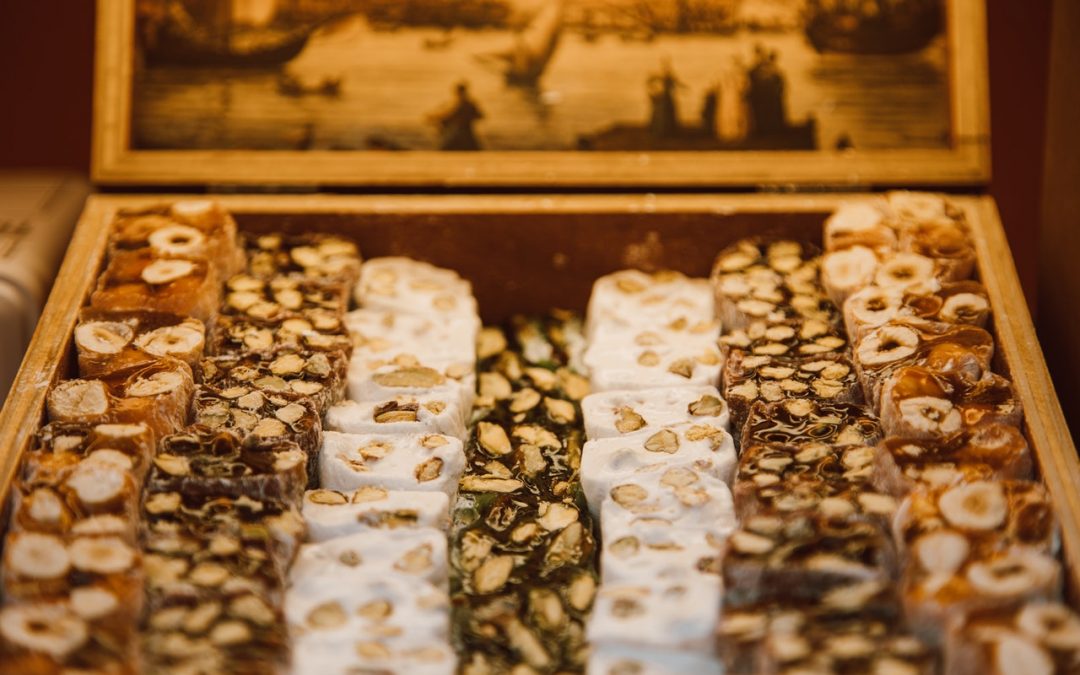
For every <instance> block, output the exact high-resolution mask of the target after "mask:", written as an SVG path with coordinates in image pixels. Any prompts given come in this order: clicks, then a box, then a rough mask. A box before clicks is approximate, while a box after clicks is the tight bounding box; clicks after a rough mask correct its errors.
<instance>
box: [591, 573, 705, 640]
mask: <svg viewBox="0 0 1080 675" xmlns="http://www.w3.org/2000/svg"><path fill="white" fill-rule="evenodd" d="M720 602H721V591H720V583H719V582H717V583H715V584H704V583H701V582H700V581H699V580H693V583H690V582H689V581H688V580H675V581H666V580H659V579H654V580H651V581H648V582H644V583H636V584H630V583H621V584H608V583H605V584H603V585H602V586H601V587H600V590H599V591H598V592H597V594H596V602H595V604H594V606H593V611H592V616H591V617H590V619H589V626H588V633H587V634H588V638H589V642H591V643H592V644H593V645H597V646H606V647H610V646H614V645H630V646H645V647H655V648H661V649H663V648H667V649H679V650H685V651H687V652H697V653H700V654H711V653H712V650H713V645H714V642H715V635H716V624H717V621H718V617H719V614H720Z"/></svg>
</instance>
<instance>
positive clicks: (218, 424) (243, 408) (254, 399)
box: [192, 385, 322, 456]
mask: <svg viewBox="0 0 1080 675" xmlns="http://www.w3.org/2000/svg"><path fill="white" fill-rule="evenodd" d="M192 410H193V412H194V421H195V424H197V425H199V426H201V427H204V428H206V429H207V430H208V431H211V432H228V433H230V434H232V435H234V436H236V437H237V438H239V439H241V440H244V439H246V438H248V437H249V436H252V437H255V438H257V439H260V440H264V441H271V440H289V441H293V442H294V443H296V444H297V445H299V446H300V449H301V450H303V451H304V452H305V453H306V454H307V455H309V456H315V455H317V453H318V450H319V442H320V440H321V439H322V424H321V422H320V420H319V411H318V409H317V408H316V407H315V404H314V403H313V402H312V401H311V400H310V399H308V398H306V397H303V396H297V395H295V394H292V393H291V392H290V393H276V392H275V393H264V392H262V391H260V390H258V389H256V388H255V387H250V386H239V385H238V386H234V387H227V388H225V389H216V388H214V387H210V386H208V385H199V387H198V389H197V390H196V392H195V397H194V399H193V401H192Z"/></svg>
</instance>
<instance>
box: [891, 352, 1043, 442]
mask: <svg viewBox="0 0 1080 675" xmlns="http://www.w3.org/2000/svg"><path fill="white" fill-rule="evenodd" d="M1023 415H1024V413H1023V408H1022V407H1021V404H1020V399H1019V398H1018V397H1017V395H1016V392H1015V390H1014V389H1013V386H1012V383H1011V382H1009V381H1008V380H1007V379H1005V378H1004V377H1001V376H1000V375H995V374H994V373H984V374H983V375H982V377H980V378H978V379H977V380H970V379H968V378H966V377H963V376H962V375H960V374H958V373H956V372H949V371H934V370H931V369H930V368H925V367H921V366H907V367H904V368H899V369H897V370H896V371H894V372H893V373H892V375H890V376H889V379H888V380H886V381H885V384H884V385H883V387H882V391H881V428H882V429H883V430H884V431H885V433H886V434H888V435H895V436H905V437H907V438H911V439H916V440H933V439H944V438H947V437H950V436H954V435H956V434H957V433H959V432H960V431H961V430H962V429H964V428H965V427H967V428H970V427H973V426H977V425H979V424H994V423H996V424H1008V425H1012V426H1017V425H1019V424H1020V423H1021V421H1023Z"/></svg>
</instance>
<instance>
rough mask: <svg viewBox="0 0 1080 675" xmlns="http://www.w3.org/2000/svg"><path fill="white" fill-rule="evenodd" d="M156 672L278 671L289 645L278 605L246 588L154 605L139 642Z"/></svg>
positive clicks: (175, 597)
mask: <svg viewBox="0 0 1080 675" xmlns="http://www.w3.org/2000/svg"><path fill="white" fill-rule="evenodd" d="M141 647H142V653H143V655H144V657H145V659H146V668H147V669H148V670H149V671H150V672H156V673H192V672H199V673H202V672H231V673H271V672H281V671H283V670H285V669H286V668H287V664H288V663H289V652H290V645H289V642H288V635H287V633H286V629H285V625H284V620H283V616H282V613H281V609H280V608H279V607H277V606H275V605H274V604H272V603H270V602H268V601H267V600H266V599H265V598H264V597H262V596H260V595H259V594H258V593H256V592H253V591H252V590H251V589H249V588H230V589H225V590H222V589H214V590H209V591H205V590H204V591H201V592H199V593H193V594H191V595H173V596H169V597H168V598H165V599H163V600H162V601H160V602H157V603H155V605H154V607H153V608H152V609H151V610H150V611H148V612H147V614H146V616H145V619H144V627H143V630H142V640H141Z"/></svg>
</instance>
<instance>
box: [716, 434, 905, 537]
mask: <svg viewBox="0 0 1080 675" xmlns="http://www.w3.org/2000/svg"><path fill="white" fill-rule="evenodd" d="M875 456H876V452H875V449H874V448H873V447H867V446H863V445H849V446H832V445H829V444H827V443H807V444H805V445H803V446H800V447H795V448H791V447H785V446H771V445H756V446H752V447H749V448H747V449H746V450H744V451H743V453H742V454H741V455H740V456H739V468H738V472H737V474H736V478H735V483H734V485H733V486H732V492H733V493H734V497H735V512H736V514H737V515H738V516H739V518H740V520H745V519H747V518H750V517H752V516H754V515H756V514H758V513H777V514H784V513H799V512H805V511H814V512H818V513H820V514H822V515H824V516H825V517H827V518H830V519H833V520H840V521H842V520H847V519H851V518H859V519H866V520H870V521H872V522H873V521H876V522H878V523H880V524H881V525H882V527H887V526H888V525H889V524H890V523H891V521H892V517H893V515H894V513H895V512H896V508H897V502H896V500H895V498H894V497H893V496H891V495H888V494H884V493H881V492H878V491H876V490H875V489H874V485H873V479H874V468H875V465H874V460H875Z"/></svg>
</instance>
